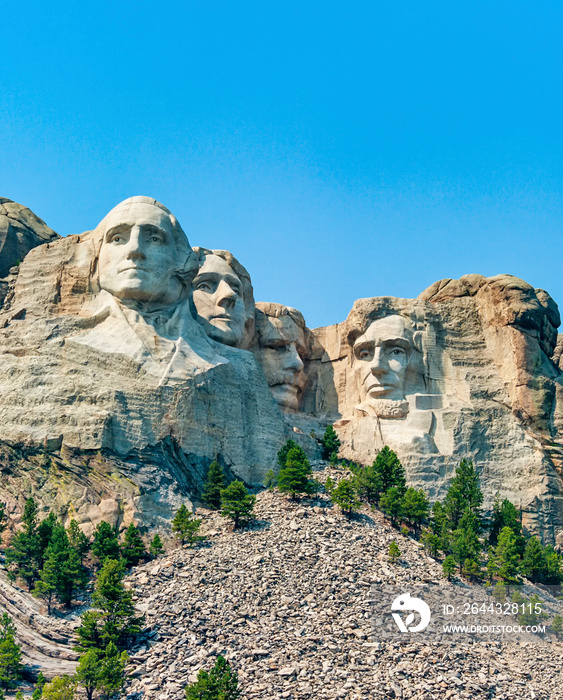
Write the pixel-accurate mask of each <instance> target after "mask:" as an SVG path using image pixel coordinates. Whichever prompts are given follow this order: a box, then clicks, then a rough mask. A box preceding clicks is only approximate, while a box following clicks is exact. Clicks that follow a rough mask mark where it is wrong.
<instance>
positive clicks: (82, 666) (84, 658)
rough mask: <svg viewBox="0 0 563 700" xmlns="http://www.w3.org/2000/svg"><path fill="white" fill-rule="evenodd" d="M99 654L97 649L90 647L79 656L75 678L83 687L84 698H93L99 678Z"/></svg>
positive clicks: (89, 699) (90, 699)
mask: <svg viewBox="0 0 563 700" xmlns="http://www.w3.org/2000/svg"><path fill="white" fill-rule="evenodd" d="M100 666H101V654H100V652H99V651H98V650H97V649H90V651H87V652H86V653H85V654H82V655H81V656H80V661H79V664H78V668H77V669H76V675H75V678H76V680H77V682H78V683H79V684H80V685H81V686H82V687H83V688H84V692H85V693H86V700H93V698H94V693H95V692H96V689H97V687H98V682H99V680H100Z"/></svg>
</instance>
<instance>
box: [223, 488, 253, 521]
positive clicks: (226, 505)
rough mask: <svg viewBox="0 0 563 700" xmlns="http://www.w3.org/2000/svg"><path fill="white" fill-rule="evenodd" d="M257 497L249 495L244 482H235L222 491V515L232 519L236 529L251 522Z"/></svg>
mask: <svg viewBox="0 0 563 700" xmlns="http://www.w3.org/2000/svg"><path fill="white" fill-rule="evenodd" d="M255 503H256V496H254V495H251V494H249V493H248V491H247V489H246V487H245V485H244V484H243V483H242V481H238V480H237V481H233V483H232V484H230V485H229V486H227V488H226V489H223V490H222V491H221V515H222V516H223V517H225V518H230V519H231V520H232V521H233V524H234V527H235V528H237V527H238V526H239V525H240V524H241V523H243V522H246V521H248V520H251V519H252V517H253V512H254V504H255Z"/></svg>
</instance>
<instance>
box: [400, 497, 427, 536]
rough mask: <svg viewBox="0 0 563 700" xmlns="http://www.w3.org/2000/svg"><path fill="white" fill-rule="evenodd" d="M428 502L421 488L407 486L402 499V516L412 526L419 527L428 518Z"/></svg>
mask: <svg viewBox="0 0 563 700" xmlns="http://www.w3.org/2000/svg"><path fill="white" fill-rule="evenodd" d="M429 512H430V503H429V501H428V499H427V498H426V494H425V493H424V491H423V490H422V489H419V490H418V491H417V490H416V489H413V488H412V487H411V488H408V489H407V490H406V492H405V497H404V500H403V517H404V518H405V520H406V521H407V522H408V523H410V524H411V525H413V526H414V528H415V529H416V530H418V529H420V526H421V525H422V523H423V522H424V521H425V520H426V519H427V518H428V514H429Z"/></svg>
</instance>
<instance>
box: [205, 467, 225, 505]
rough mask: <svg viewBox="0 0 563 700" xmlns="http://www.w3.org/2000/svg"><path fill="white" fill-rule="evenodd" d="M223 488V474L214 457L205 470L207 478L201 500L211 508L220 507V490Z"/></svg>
mask: <svg viewBox="0 0 563 700" xmlns="http://www.w3.org/2000/svg"><path fill="white" fill-rule="evenodd" d="M224 488H225V474H224V472H223V469H222V468H221V466H220V465H219V462H217V460H216V459H214V460H213V462H211V464H210V465H209V469H208V470H207V479H206V481H205V485H204V487H203V493H202V496H201V500H202V501H203V502H204V503H205V504H206V505H208V506H209V507H210V508H213V510H219V508H220V507H221V490H222V489H224Z"/></svg>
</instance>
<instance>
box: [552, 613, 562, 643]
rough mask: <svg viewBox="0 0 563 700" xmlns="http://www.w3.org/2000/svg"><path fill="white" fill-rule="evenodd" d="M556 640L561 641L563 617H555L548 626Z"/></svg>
mask: <svg viewBox="0 0 563 700" xmlns="http://www.w3.org/2000/svg"><path fill="white" fill-rule="evenodd" d="M549 627H550V629H551V631H552V632H553V634H554V635H555V636H556V637H557V639H563V617H561V615H556V616H555V617H554V618H553V620H552V621H551V625H550V626H549Z"/></svg>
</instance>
